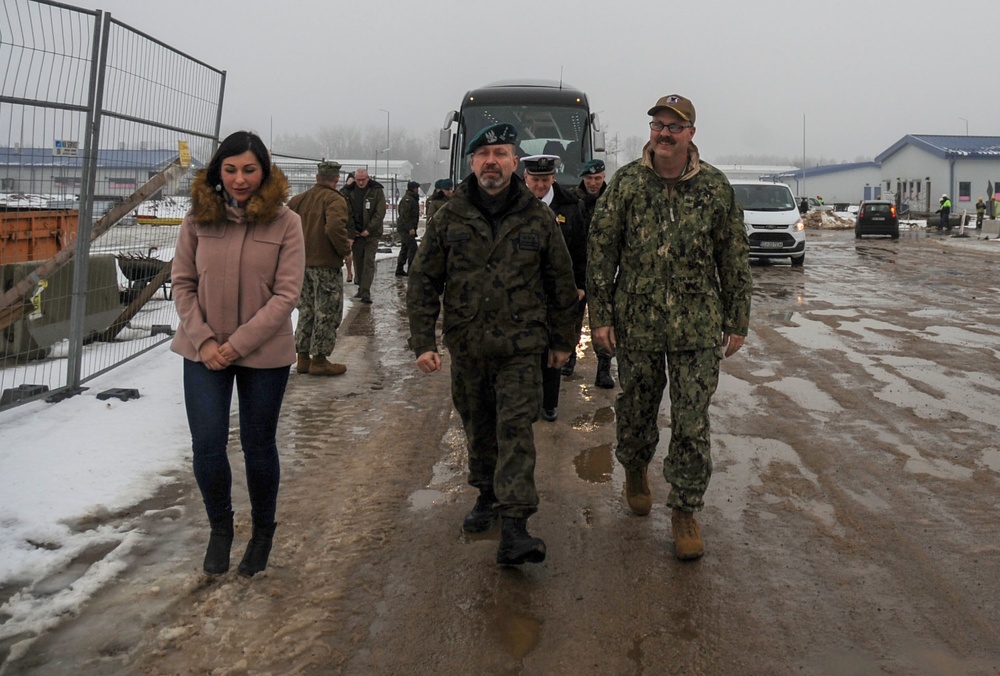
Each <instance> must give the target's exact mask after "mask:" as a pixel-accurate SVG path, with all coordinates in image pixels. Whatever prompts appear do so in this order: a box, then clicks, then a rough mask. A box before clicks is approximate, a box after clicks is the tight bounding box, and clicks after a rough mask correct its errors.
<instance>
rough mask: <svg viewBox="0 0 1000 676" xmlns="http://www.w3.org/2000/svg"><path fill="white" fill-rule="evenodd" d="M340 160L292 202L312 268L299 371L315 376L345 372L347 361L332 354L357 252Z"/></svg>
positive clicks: (298, 341) (300, 326)
mask: <svg viewBox="0 0 1000 676" xmlns="http://www.w3.org/2000/svg"><path fill="white" fill-rule="evenodd" d="M339 182H340V163H338V162H320V163H319V165H317V170H316V185H314V186H313V187H312V188H310V189H309V190H307V191H305V192H304V193H300V194H298V195H296V196H295V197H293V198H292V199H291V200H289V202H288V208H289V209H291V210H292V211H294V212H295V213H297V214H298V215H299V217H300V218H301V219H302V233H303V235H304V236H305V243H306V272H305V279H304V281H303V283H302V294H301V295H300V296H299V303H298V310H299V318H298V322H297V323H296V325H295V351H296V353H298V358H297V359H296V362H295V370H296V371H298V372H299V373H308V374H309V375H313V376H339V375H341V374H343V373H345V372H346V371H347V367H346V366H345V365H344V364H331V363H330V362H329V361H328V360H327V357H328V356H329V355H330V354H332V353H333V349H334V347H336V345H337V329H339V328H340V321H341V319H342V318H343V315H344V276H343V274H341V272H340V268H341V266H342V265H343V264H344V257H345V256H347V255H348V254H349V253H350V251H351V242H350V240H349V239H348V236H347V200H345V199H344V196H343V195H341V194H340V193H339V192H337V183H339Z"/></svg>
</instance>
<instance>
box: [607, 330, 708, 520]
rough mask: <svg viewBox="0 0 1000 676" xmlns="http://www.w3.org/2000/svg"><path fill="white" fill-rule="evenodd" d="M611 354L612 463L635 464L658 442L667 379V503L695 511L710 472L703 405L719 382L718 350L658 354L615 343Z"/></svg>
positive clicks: (644, 460)
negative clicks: (614, 372) (614, 374)
mask: <svg viewBox="0 0 1000 676" xmlns="http://www.w3.org/2000/svg"><path fill="white" fill-rule="evenodd" d="M617 353H618V354H617V356H618V378H619V383H620V385H621V388H622V389H621V392H620V393H619V394H618V398H617V400H616V405H615V414H616V416H617V418H618V426H617V438H618V446H617V448H616V450H615V455H616V457H617V458H618V462H620V463H621V464H622V466H624V467H625V468H626V469H638V468H640V467H645V466H646V465H648V464H649V462H650V461H651V460H652V459H653V455H654V454H655V453H656V446H657V444H658V443H659V441H660V429H659V426H658V424H657V415H658V412H659V409H660V402H661V401H662V399H663V390H664V388H665V387H666V386H667V384H668V382H669V385H670V390H669V392H670V446H669V447H668V449H667V457H666V458H665V459H664V461H663V476H664V478H665V479H666V480H667V482H668V483H669V484H670V486H671V491H670V495H669V496H667V506H668V507H671V508H679V509H684V510H686V511H697V510H700V509H701V508H702V507H704V504H705V503H704V495H705V490H706V489H707V488H708V481H709V479H710V478H711V476H712V447H711V440H710V425H709V419H708V407H709V404H710V403H711V402H712V395H713V394H715V390H716V388H717V387H718V385H719V361H720V358H721V357H720V354H719V350H718V349H717V348H711V349H704V350H685V351H682V352H667V353H663V352H642V351H636V350H627V349H625V348H623V347H621V346H619V347H618V349H617ZM664 359H666V369H664Z"/></svg>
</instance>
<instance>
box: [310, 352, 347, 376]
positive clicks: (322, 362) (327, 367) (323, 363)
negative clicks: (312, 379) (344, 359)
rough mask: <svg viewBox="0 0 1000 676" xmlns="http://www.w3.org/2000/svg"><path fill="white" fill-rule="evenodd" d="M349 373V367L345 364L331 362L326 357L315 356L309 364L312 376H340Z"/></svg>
mask: <svg viewBox="0 0 1000 676" xmlns="http://www.w3.org/2000/svg"><path fill="white" fill-rule="evenodd" d="M345 373H347V367H346V366H344V365H343V364H331V363H330V362H329V361H327V359H326V357H323V356H319V357H313V358H312V362H311V363H310V364H309V375H311V376H340V375H343V374H345Z"/></svg>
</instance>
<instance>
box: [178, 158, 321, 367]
mask: <svg viewBox="0 0 1000 676" xmlns="http://www.w3.org/2000/svg"><path fill="white" fill-rule="evenodd" d="M287 196H288V181H287V180H286V179H285V177H284V175H283V174H282V173H281V171H280V170H279V169H278V168H277V167H273V168H272V169H271V174H270V176H268V178H267V180H266V181H265V182H264V183H263V184H262V185H261V187H260V189H258V190H257V192H256V193H254V195H253V197H251V198H250V201H249V202H248V203H247V205H246V207H245V208H236V207H231V206H228V205H226V204H225V203H224V202H223V200H222V198H221V196H220V195H219V194H218V193H216V192H214V191H213V190H212V189H211V187H210V186H209V185H208V184H207V183H206V181H205V172H201V173H200V174H199V175H198V176H197V177H196V178H195V180H194V182H193V183H192V187H191V205H192V206H191V211H190V212H188V214H187V216H185V218H184V221H183V223H181V226H180V235H179V236H178V239H177V250H176V252H175V254H174V262H173V267H172V270H171V284H172V287H173V295H174V305H175V307H176V308H177V314H178V315H179V317H180V325H179V326H178V328H177V334H176V335H175V336H174V340H173V342H172V343H171V345H170V349H172V350H173V351H174V352H176V353H178V354H180V355H181V356H183V357H185V358H186V359H190V360H192V361H201V358H200V357H199V355H198V350H199V348H200V347H201V346H202V345H203V344H204V343H205V341H206V340H208V339H209V338H215V340H216V341H218V343H219V344H220V345H221V344H223V343H225V342H226V341H229V343H230V344H231V345H232V346H233V348H234V349H235V350H236V351H237V352H239V353H240V355H241V358H240V359H237V360H236V361H235V362H234V363H235V364H236V365H239V366H249V367H253V368H276V367H280V366H288V365H289V364H291V363H292V362H294V361H295V338H294V335H293V332H292V319H291V315H292V310H294V309H295V305H296V303H297V302H298V299H299V292H300V291H301V289H302V276H303V274H304V270H305V245H304V243H303V238H302V222H301V221H300V219H299V216H298V214H296V213H295V212H294V211H292V210H290V209H289V208H288V207H286V206H284V202H285V199H286V198H287Z"/></svg>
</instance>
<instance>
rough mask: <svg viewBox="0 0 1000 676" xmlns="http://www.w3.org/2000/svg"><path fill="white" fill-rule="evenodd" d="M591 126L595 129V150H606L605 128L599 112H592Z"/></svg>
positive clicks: (601, 151)
mask: <svg viewBox="0 0 1000 676" xmlns="http://www.w3.org/2000/svg"><path fill="white" fill-rule="evenodd" d="M590 128H591V129H593V130H594V152H595V153H603V152H604V130H603V129H601V118H599V117H597V113H591V114H590Z"/></svg>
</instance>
